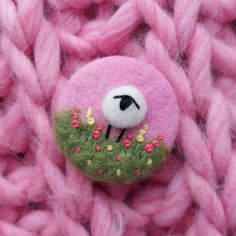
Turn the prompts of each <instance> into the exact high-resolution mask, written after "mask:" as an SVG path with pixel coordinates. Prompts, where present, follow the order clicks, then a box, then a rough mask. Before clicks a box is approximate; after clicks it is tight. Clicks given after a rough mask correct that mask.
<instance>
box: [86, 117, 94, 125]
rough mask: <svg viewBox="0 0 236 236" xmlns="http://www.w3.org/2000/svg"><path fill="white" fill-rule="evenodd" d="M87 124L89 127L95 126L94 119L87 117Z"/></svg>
mask: <svg viewBox="0 0 236 236" xmlns="http://www.w3.org/2000/svg"><path fill="white" fill-rule="evenodd" d="M87 123H88V125H89V126H92V125H94V124H95V119H94V118H93V117H89V118H88V119H87Z"/></svg>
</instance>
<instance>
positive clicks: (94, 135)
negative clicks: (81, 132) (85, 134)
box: [93, 130, 101, 140]
mask: <svg viewBox="0 0 236 236" xmlns="http://www.w3.org/2000/svg"><path fill="white" fill-rule="evenodd" d="M100 136H101V133H100V131H98V130H96V131H94V132H93V138H94V139H96V140H97V139H99V138H100Z"/></svg>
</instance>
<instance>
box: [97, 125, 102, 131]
mask: <svg viewBox="0 0 236 236" xmlns="http://www.w3.org/2000/svg"><path fill="white" fill-rule="evenodd" d="M102 129H103V125H102V124H98V125H97V130H98V131H100V132H101V131H102Z"/></svg>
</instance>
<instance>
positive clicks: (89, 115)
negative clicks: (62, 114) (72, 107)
mask: <svg viewBox="0 0 236 236" xmlns="http://www.w3.org/2000/svg"><path fill="white" fill-rule="evenodd" d="M92 114H93V108H92V107H89V108H88V110H87V113H86V117H87V118H89V117H92Z"/></svg>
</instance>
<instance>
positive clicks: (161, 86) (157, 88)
mask: <svg viewBox="0 0 236 236" xmlns="http://www.w3.org/2000/svg"><path fill="white" fill-rule="evenodd" d="M126 85H131V86H134V87H137V88H138V89H139V90H140V91H141V93H143V95H144V96H145V98H146V101H147V104H148V112H147V115H146V118H145V121H144V122H143V123H142V124H144V123H147V124H148V125H149V130H148V133H147V138H151V139H152V138H155V137H156V136H157V135H158V134H161V135H163V136H164V138H165V142H166V144H167V145H168V147H171V146H173V143H174V140H175V138H176V135H177V132H178V127H179V118H180V112H179V107H178V103H177V100H176V97H175V94H174V91H173V89H172V87H171V85H170V84H169V82H168V81H167V80H166V79H165V77H164V76H163V75H162V74H161V73H160V72H159V71H158V70H157V69H156V68H154V67H153V66H152V65H150V64H147V63H145V62H140V61H138V60H136V59H133V58H129V57H123V56H112V57H105V58H101V59H96V60H94V61H93V62H90V63H88V64H87V65H85V66H84V67H82V68H80V69H78V70H77V71H76V72H75V73H74V74H73V75H72V77H71V78H70V79H69V80H68V81H67V82H66V83H65V84H64V86H61V87H60V88H59V89H58V91H57V92H56V94H55V97H54V99H53V111H54V112H60V111H64V110H68V109H70V108H74V107H76V106H78V105H79V106H80V108H81V113H83V114H85V113H86V110H87V107H89V106H91V107H93V109H94V116H95V117H96V120H97V121H98V122H101V123H106V121H105V120H104V118H103V114H102V102H103V97H104V96H105V94H106V93H107V92H108V91H110V90H111V89H112V88H114V87H119V86H126ZM140 127H141V126H140ZM140 127H137V128H134V129H132V130H131V131H130V132H131V133H133V134H135V133H137V131H138V129H140Z"/></svg>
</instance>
